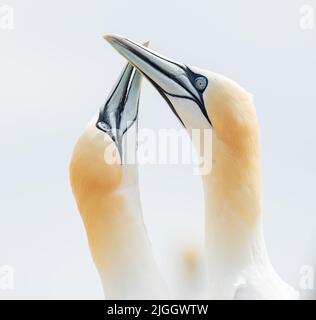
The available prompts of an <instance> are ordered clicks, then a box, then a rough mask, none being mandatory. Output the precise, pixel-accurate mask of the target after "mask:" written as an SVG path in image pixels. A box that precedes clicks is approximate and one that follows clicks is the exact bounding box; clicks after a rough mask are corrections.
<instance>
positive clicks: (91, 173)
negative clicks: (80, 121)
mask: <svg viewBox="0 0 316 320" xmlns="http://www.w3.org/2000/svg"><path fill="white" fill-rule="evenodd" d="M109 154H111V156H109ZM121 179H122V168H121V165H120V158H119V153H118V150H117V148H116V146H115V143H114V142H113V141H112V139H111V138H110V137H109V136H108V135H107V134H105V133H103V132H101V131H100V130H98V129H97V128H96V127H95V126H94V125H93V124H90V125H89V126H88V127H87V129H86V130H85V131H84V133H83V134H82V135H81V137H80V138H79V140H78V142H77V144H76V146H75V149H74V152H73V155H72V159H71V163H70V181H71V186H72V190H73V192H74V194H75V196H76V198H77V200H80V199H81V198H82V197H87V195H88V194H90V195H95V196H97V195H99V194H100V193H101V194H102V195H105V194H110V193H112V192H114V191H115V190H117V189H118V188H119V186H120V183H121Z"/></svg>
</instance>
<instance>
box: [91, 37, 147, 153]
mask: <svg viewBox="0 0 316 320" xmlns="http://www.w3.org/2000/svg"><path fill="white" fill-rule="evenodd" d="M148 43H149V42H146V43H145V44H144V45H148ZM140 87H141V74H140V73H139V72H138V71H137V70H136V69H135V68H134V67H133V66H132V65H131V64H129V63H128V64H127V65H126V66H125V68H124V69H123V71H122V73H121V75H120V77H119V78H118V80H117V82H116V83H115V85H114V87H113V89H112V91H111V93H110V95H109V96H108V98H107V100H106V102H105V104H104V106H102V107H101V108H100V112H99V118H98V120H97V123H96V127H97V128H98V129H100V130H102V131H103V132H105V133H107V134H108V135H109V136H110V137H111V139H112V140H113V141H114V143H115V144H116V147H117V149H118V151H119V153H120V157H121V159H123V158H122V140H123V135H124V134H125V132H126V131H127V130H128V129H129V128H130V127H131V126H132V125H133V124H134V123H135V122H136V121H137V115H138V106H139V96H140Z"/></svg>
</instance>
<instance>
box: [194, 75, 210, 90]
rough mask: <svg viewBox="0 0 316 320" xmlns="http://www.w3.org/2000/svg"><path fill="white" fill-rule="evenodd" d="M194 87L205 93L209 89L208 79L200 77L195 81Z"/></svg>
mask: <svg viewBox="0 0 316 320" xmlns="http://www.w3.org/2000/svg"><path fill="white" fill-rule="evenodd" d="M194 86H195V88H196V89H197V90H199V91H204V90H205V88H206V87H207V78H206V77H203V76H198V77H196V78H195V79H194Z"/></svg>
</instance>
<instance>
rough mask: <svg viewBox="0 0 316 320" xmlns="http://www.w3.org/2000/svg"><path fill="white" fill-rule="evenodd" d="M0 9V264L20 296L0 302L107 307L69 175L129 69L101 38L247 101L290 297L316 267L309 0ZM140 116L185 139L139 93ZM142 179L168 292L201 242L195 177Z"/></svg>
mask: <svg viewBox="0 0 316 320" xmlns="http://www.w3.org/2000/svg"><path fill="white" fill-rule="evenodd" d="M2 4H9V5H11V6H13V8H14V18H15V21H14V22H15V28H14V30H6V31H5V30H0V110H1V116H0V146H1V149H0V155H1V166H0V179H1V180H0V181H1V182H0V183H1V184H0V188H1V189H0V266H1V265H10V266H12V267H13V268H14V271H15V289H14V290H9V291H3V290H2V291H1V290H0V298H30V299H32V298H44V299H45V298H53V299H54V298H74V299H76V298H103V294H102V290H101V285H100V282H99V279H98V275H97V273H96V270H95V268H94V265H93V263H92V259H91V257H90V253H89V250H88V246H87V240H86V236H85V232H84V228H83V225H82V222H81V219H80V216H79V214H78V212H77V208H76V205H75V202H74V198H73V196H72V193H71V190H70V186H69V179H68V164H69V160H70V156H71V153H72V149H73V147H74V144H75V142H76V140H77V138H78V137H79V135H80V134H81V132H82V130H83V128H84V126H85V124H86V123H87V122H88V120H89V119H90V118H91V116H92V115H93V114H94V113H95V112H96V111H97V109H98V108H99V107H100V106H101V105H102V103H103V102H104V100H105V98H106V95H107V93H108V92H109V90H110V89H111V87H112V84H113V83H114V81H115V80H116V78H117V76H118V74H119V72H120V71H121V69H122V67H123V65H124V64H125V61H124V60H123V58H122V57H121V56H119V55H118V54H117V53H116V52H115V51H114V50H113V48H111V47H110V45H109V44H108V43H106V41H105V40H103V39H102V35H103V34H105V33H117V34H121V35H124V36H126V37H129V38H131V39H133V40H135V41H139V42H142V41H144V40H148V39H150V40H151V44H150V46H151V48H153V49H154V50H156V51H158V52H160V53H162V54H164V55H166V56H168V57H170V58H173V59H176V60H178V61H181V62H184V63H186V64H188V65H195V66H198V67H201V68H204V69H209V70H212V71H215V72H218V73H222V74H224V75H226V76H228V77H230V78H232V79H234V80H236V81H237V82H238V83H239V84H241V85H242V86H244V87H245V88H246V89H247V90H248V91H250V92H251V93H252V94H253V95H254V97H255V104H256V107H257V110H258V117H259V122H260V127H261V148H262V162H263V177H264V227H265V236H266V241H267V246H268V251H269V253H270V256H271V259H272V262H273V264H274V266H275V268H276V270H277V271H278V272H279V273H280V274H281V275H282V277H283V278H284V279H285V280H287V281H288V282H290V283H291V284H292V285H293V286H295V287H298V285H299V276H300V274H299V270H300V267H301V266H302V265H314V266H315V264H316V262H315V261H316V253H315V248H316V245H315V242H316V232H315V231H316V201H315V197H316V194H315V190H316V187H315V184H316V182H315V181H316V166H315V163H316V148H315V146H316V125H315V123H316V89H315V84H316V41H315V40H316V30H315V29H314V30H305V31H304V30H302V29H301V28H300V25H299V23H300V12H299V9H300V7H301V6H302V5H303V4H312V5H313V6H314V8H316V3H315V1H314V2H312V1H310V0H305V1H302V0H293V1H285V0H282V1H272V0H269V1H250V0H249V1H244V0H239V1H223V0H221V1H219V0H208V1H206V0H205V1H183V0H182V1H180V0H178V1H170V0H168V1H167V0H160V1H145V0H133V1H122V0H113V1H112V0H106V1H102V0H93V1H87V0H81V1H75V0H68V1H61V0H55V1H40V0H29V1H22V0H15V1H12V0H7V1H5V2H4V1H3V0H0V5H2ZM140 113H141V115H140V126H141V127H143V128H155V129H158V128H159V127H164V128H172V127H174V128H180V125H179V123H178V121H177V119H176V118H175V116H173V114H172V113H171V112H170V110H169V108H168V106H167V105H166V103H165V102H164V101H163V100H162V99H161V97H160V96H159V95H158V93H157V92H156V91H155V89H154V88H152V86H151V85H150V84H149V83H147V82H145V83H144V86H143V91H142V99H141V111H140ZM140 177H141V181H140V182H141V191H142V200H143V207H144V212H145V220H146V223H147V225H148V228H149V233H150V237H151V239H152V242H153V248H154V251H155V255H156V256H157V259H158V261H159V264H160V265H161V268H162V269H163V270H164V273H165V274H166V276H167V277H168V279H169V281H170V282H172V281H173V282H176V281H174V280H173V279H174V277H175V276H174V270H175V269H177V268H176V265H177V259H178V258H177V254H178V255H179V256H180V258H179V259H181V254H180V253H179V252H181V250H182V249H181V248H182V247H185V246H187V245H190V244H192V245H196V246H200V245H201V243H202V239H203V198H202V186H201V181H200V178H199V177H197V176H194V175H193V174H192V167H191V166H188V165H186V166H184V165H173V166H160V167H158V166H142V167H141V168H140ZM315 281H316V280H315ZM315 285H316V283H315ZM310 294H311V292H303V295H304V296H306V297H307V296H308V295H310Z"/></svg>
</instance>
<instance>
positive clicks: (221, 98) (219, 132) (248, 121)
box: [204, 75, 259, 156]
mask: <svg viewBox="0 0 316 320" xmlns="http://www.w3.org/2000/svg"><path fill="white" fill-rule="evenodd" d="M204 99H205V100H204V101H205V106H206V109H207V113H208V115H209V117H210V119H211V121H212V126H213V129H214V131H215V133H216V136H217V138H218V139H220V140H221V141H222V142H223V143H225V144H226V145H227V146H229V147H230V148H231V151H235V152H237V153H239V154H240V153H244V152H246V153H248V152H249V151H250V152H251V153H252V154H255V156H259V154H258V152H259V126H258V121H257V116H256V110H255V107H254V105H253V101H252V96H251V95H250V94H249V93H248V92H247V91H246V90H245V89H243V88H242V87H240V86H239V85H238V84H237V83H235V82H234V81H232V80H230V79H228V78H225V77H223V76H220V75H216V78H213V79H212V78H211V79H210V88H208V89H207V90H206V91H205V93H204Z"/></svg>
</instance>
